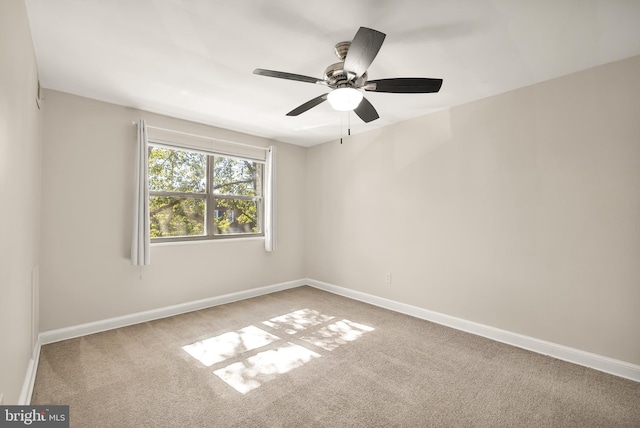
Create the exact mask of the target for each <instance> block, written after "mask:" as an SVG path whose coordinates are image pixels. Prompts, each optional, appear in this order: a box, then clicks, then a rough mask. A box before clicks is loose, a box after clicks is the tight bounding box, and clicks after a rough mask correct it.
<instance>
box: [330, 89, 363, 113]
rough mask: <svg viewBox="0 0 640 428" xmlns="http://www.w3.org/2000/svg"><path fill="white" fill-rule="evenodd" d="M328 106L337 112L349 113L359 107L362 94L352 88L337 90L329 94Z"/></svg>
mask: <svg viewBox="0 0 640 428" xmlns="http://www.w3.org/2000/svg"><path fill="white" fill-rule="evenodd" d="M327 99H328V101H329V104H331V107H333V108H334V109H335V110H338V111H351V110H353V109H355V108H356V107H358V105H360V101H362V92H360V91H358V90H357V89H354V88H338V89H334V90H333V91H331V92H329V95H328V96H327Z"/></svg>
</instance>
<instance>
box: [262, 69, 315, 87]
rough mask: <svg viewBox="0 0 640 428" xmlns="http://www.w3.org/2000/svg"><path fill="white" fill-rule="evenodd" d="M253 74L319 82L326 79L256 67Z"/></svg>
mask: <svg viewBox="0 0 640 428" xmlns="http://www.w3.org/2000/svg"><path fill="white" fill-rule="evenodd" d="M253 74H257V75H259V76H267V77H277V78H278V79H287V80H297V81H298V82H307V83H319V84H323V83H324V80H322V79H317V78H315V77H309V76H303V75H301V74H293V73H285V72H284V71H274V70H265V69H262V68H256V69H255V70H253Z"/></svg>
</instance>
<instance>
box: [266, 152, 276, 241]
mask: <svg viewBox="0 0 640 428" xmlns="http://www.w3.org/2000/svg"><path fill="white" fill-rule="evenodd" d="M275 163H276V148H275V146H271V147H269V150H268V151H267V159H266V163H265V172H264V201H265V203H264V249H265V250H266V251H275V250H276V189H275V185H276V180H275Z"/></svg>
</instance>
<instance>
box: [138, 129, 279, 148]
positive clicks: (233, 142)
mask: <svg viewBox="0 0 640 428" xmlns="http://www.w3.org/2000/svg"><path fill="white" fill-rule="evenodd" d="M133 123H134V125H137V124H138V123H137V122H133ZM147 128H150V129H155V130H157V131H164V132H171V133H174V134H180V135H186V136H188V137H195V138H203V139H205V140H210V141H218V142H220V143H227V144H235V145H236V146H244V147H249V148H252V149H260V150H264V151H267V152H268V151H269V150H270V149H269V148H268V147H260V146H253V145H251V144H244V143H237V142H235V141H229V140H221V139H219V138H213V137H207V136H205V135H198V134H191V133H189V132H182V131H174V130H173V129H166V128H159V127H157V126H151V125H147Z"/></svg>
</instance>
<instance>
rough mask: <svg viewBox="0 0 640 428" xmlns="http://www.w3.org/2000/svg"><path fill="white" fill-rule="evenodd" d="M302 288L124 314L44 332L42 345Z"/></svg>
mask: <svg viewBox="0 0 640 428" xmlns="http://www.w3.org/2000/svg"><path fill="white" fill-rule="evenodd" d="M301 285H306V282H305V281H304V280H297V281H289V282H282V283H280V284H273V285H268V286H265V287H259V288H253V289H251V290H244V291H238V292H236V293H230V294H225V295H222V296H216V297H211V298H208V299H202V300H196V301H193V302H187V303H181V304H179V305H173V306H167V307H164V308H158V309H152V310H150V311H144V312H137V313H135V314H130V315H123V316H120V317H115V318H109V319H105V320H100V321H94V322H90V323H86V324H80V325H76V326H71V327H64V328H59V329H56V330H49V331H45V332H42V333H40V336H39V337H40V343H41V344H42V345H47V344H49V343H54V342H59V341H61V340H67V339H73V338H74V337H80V336H86V335H88V334H93V333H99V332H101V331H107V330H112V329H114V328H120V327H126V326H129V325H133V324H139V323H142V322H147V321H153V320H157V319H160V318H166V317H171V316H174V315H180V314H184V313H186V312H191V311H197V310H200V309H206V308H210V307H213V306H218V305H224V304H226V303H232V302H237V301H239V300H245V299H250V298H252V297H258V296H262V295H265V294H270V293H275V292H276V291H282V290H287V289H289V288H295V287H300V286H301Z"/></svg>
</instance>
